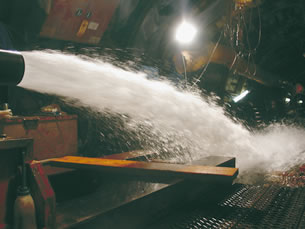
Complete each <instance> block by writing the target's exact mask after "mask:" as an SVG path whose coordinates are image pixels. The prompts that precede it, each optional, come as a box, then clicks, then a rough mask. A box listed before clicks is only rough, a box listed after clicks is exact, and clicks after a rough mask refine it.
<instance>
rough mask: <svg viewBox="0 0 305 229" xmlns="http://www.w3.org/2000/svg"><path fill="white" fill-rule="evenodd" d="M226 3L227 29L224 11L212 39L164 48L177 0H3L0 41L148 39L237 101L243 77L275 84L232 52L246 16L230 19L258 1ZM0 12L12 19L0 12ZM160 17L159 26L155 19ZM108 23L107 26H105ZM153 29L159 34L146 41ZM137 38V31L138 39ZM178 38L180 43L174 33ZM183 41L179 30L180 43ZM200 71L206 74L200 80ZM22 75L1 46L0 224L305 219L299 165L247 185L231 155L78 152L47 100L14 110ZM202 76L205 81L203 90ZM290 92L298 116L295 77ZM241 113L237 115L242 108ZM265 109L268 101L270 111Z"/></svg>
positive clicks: (199, 8) (194, 7)
mask: <svg viewBox="0 0 305 229" xmlns="http://www.w3.org/2000/svg"><path fill="white" fill-rule="evenodd" d="M148 2H149V3H148ZM213 2H215V1H213V0H212V1H209V0H207V1H199V0H198V1H197V0H194V1H188V3H189V4H190V6H191V7H189V9H190V11H189V12H192V13H193V15H197V16H198V18H200V16H204V15H203V13H202V12H204V10H206V9H211V12H212V13H213V12H215V8H214V7H211V8H210V7H209V6H210V5H211V6H215V5H214V4H211V3H213ZM220 2H221V1H217V3H220ZM228 2H229V1H228ZM230 2H232V3H234V6H236V8H234V10H233V14H232V15H233V17H231V19H232V21H230V23H231V24H230V25H231V27H230V26H229V30H228V31H225V28H227V27H226V23H224V22H223V18H220V19H219V18H218V19H217V20H215V21H212V22H211V23H210V24H211V27H213V28H216V30H215V31H217V32H216V34H217V35H219V37H218V36H217V38H219V40H217V39H216V40H215V37H214V38H213V39H214V41H213V42H207V43H204V42H203V44H204V45H203V47H201V48H198V46H196V47H195V48H190V47H187V48H189V50H188V49H187V48H186V46H185V47H183V48H185V49H184V50H182V48H177V47H176V46H175V47H174V48H173V46H174V45H173V42H172V40H174V39H172V38H173V37H172V36H167V35H168V33H165V31H166V32H173V28H176V27H175V26H173V25H174V24H175V25H176V23H177V20H176V19H177V17H176V16H175V15H174V14H173V13H172V12H175V10H176V8H175V6H176V4H175V3H176V0H173V1H170V0H169V1H146V0H142V1H141V0H134V1H132V0H131V1H127V0H126V1H125V0H124V1H106V0H104V1H97V0H87V1H83V0H73V1H72V0H41V1H36V0H32V1H22V0H14V1H1V3H0V12H1V15H0V20H1V21H0V22H1V23H0V35H1V36H0V45H1V48H6V49H14V47H21V48H22V49H27V48H28V47H29V46H30V45H37V43H38V44H39V45H40V46H39V47H44V44H46V43H47V44H48V45H49V46H52V45H54V46H55V47H56V48H65V47H67V46H68V45H69V44H70V43H69V42H74V43H73V44H74V45H75V46H79V47H88V46H100V45H102V44H103V41H105V40H103V39H104V38H107V39H109V40H110V41H112V38H115V34H116V38H117V39H113V40H116V42H118V43H120V44H123V45H126V46H128V45H133V46H136V45H135V43H137V45H138V46H141V45H147V46H151V47H150V48H151V50H159V51H160V50H164V51H162V52H160V53H157V54H158V57H160V56H161V57H162V60H167V61H173V62H172V63H173V65H174V66H175V68H176V70H177V71H178V73H179V74H180V75H185V77H184V79H187V77H186V75H187V73H188V74H189V75H188V76H190V74H191V73H190V72H195V73H198V71H199V78H198V77H194V78H193V79H195V81H192V79H191V77H190V79H191V83H195V84H198V85H199V86H200V84H207V85H209V86H210V89H211V92H213V91H214V92H215V90H217V89H219V91H216V92H219V95H220V96H222V98H225V97H226V96H227V97H230V98H231V97H232V94H234V97H232V99H233V102H234V103H236V104H237V105H240V104H241V106H242V105H243V102H244V104H246V105H248V104H251V102H252V100H251V96H252V94H254V93H252V94H251V91H250V90H249V89H250V88H249V87H248V86H249V85H248V84H247V82H248V79H250V80H251V82H252V81H253V82H254V83H256V82H257V83H258V84H259V85H267V86H272V87H277V88H278V87H281V86H282V85H283V84H282V81H280V80H278V78H277V77H276V76H275V75H274V74H271V73H267V72H266V71H263V70H262V69H261V68H260V67H258V66H257V65H256V64H255V63H254V62H253V61H252V59H251V58H248V56H245V54H244V53H242V51H243V50H239V49H241V48H244V44H243V43H242V42H243V41H245V39H247V37H246V36H245V33H243V31H242V29H240V28H241V27H240V26H243V24H241V22H243V21H238V20H239V19H241V18H242V17H244V16H245V14H244V12H245V11H246V10H247V9H253V8H255V7H256V6H257V4H260V3H261V1H252V0H235V1H230ZM163 3H164V4H163ZM127 6H128V7H127ZM220 6H221V7H220V8H223V9H225V7H222V5H220ZM218 7H219V5H218ZM213 9H214V11H213ZM216 9H219V8H217V7H216ZM118 12H120V13H121V14H119V13H118ZM139 12H142V13H141V15H140V14H138V13H139ZM217 12H218V13H219V14H220V13H223V12H222V11H221V12H220V11H217ZM9 13H11V14H10V17H4V16H2V15H6V16H7V14H9ZM231 13H232V12H231ZM216 16H217V15H216ZM218 16H219V15H218ZM139 18H140V19H141V20H139ZM156 18H158V20H155V19H156ZM25 19H26V20H25ZM137 19H138V20H137ZM159 19H160V21H162V20H163V22H166V23H160V24H162V25H158V21H159ZM214 19H215V18H214ZM236 21H237V22H238V23H236ZM173 22H175V23H173ZM132 25H134V26H132ZM150 25H153V26H150ZM182 25H183V26H182V28H184V29H187V31H188V33H187V34H188V35H194V36H195V35H196V34H197V35H198V34H199V32H198V31H196V28H194V27H193V26H192V25H191V24H189V23H188V22H183V23H182ZM232 25H233V26H232ZM171 26H173V27H171ZM109 28H112V29H113V30H114V32H113V33H112V34H111V33H110V32H109V31H108V29H109ZM220 30H223V31H224V32H226V33H229V35H230V37H231V38H232V39H233V40H231V42H232V41H233V43H234V45H233V48H232V47H230V45H226V44H221V43H220V42H218V41H220V40H221V38H222V36H223V35H225V34H224V32H220V34H219V31H220ZM122 31H123V32H122ZM107 32H108V34H107ZM122 34H123V35H122ZM124 34H125V35H126V34H131V35H130V36H127V35H126V36H124ZM156 34H162V36H161V38H160V40H157V41H156V40H155V41H154V42H153V38H154V36H155V35H156ZM179 34H180V35H181V34H182V35H184V34H186V33H185V32H178V35H179ZM199 35H200V34H199ZM201 35H202V34H201ZM209 35H211V34H209ZM118 37H119V38H118ZM142 38H145V39H144V40H142V43H141V42H139V41H140V40H141V39H142ZM175 38H176V40H180V41H183V40H182V39H181V37H179V36H178V37H175ZM201 38H202V37H201ZM32 39H33V41H32ZM191 39H192V37H187V41H190V40H191ZM169 40H170V42H169ZM31 42H32V43H31ZM48 42H50V43H48ZM156 43H157V44H156ZM224 43H225V42H224ZM29 44H30V45H29ZM155 44H156V45H157V46H155ZM28 45H29V46H28ZM49 46H47V47H48V48H49ZM177 49H178V52H175V51H177ZM248 51H249V50H248ZM177 53H178V54H177ZM181 54H182V55H181ZM250 56H251V55H250ZM249 60H250V61H249ZM210 63H211V64H210ZM208 67H209V68H208ZM231 70H234V71H231ZM209 71H210V72H209ZM230 71H231V72H230ZM254 72H255V73H256V74H254ZM201 73H203V74H205V73H208V74H207V75H208V76H207V77H205V79H203V80H202V81H201V79H200V76H201ZM23 74H24V60H23V57H22V55H21V54H20V53H17V52H14V51H4V50H0V103H1V104H2V106H1V109H0V229H9V228H12V227H15V228H33V227H37V228H51V229H52V228H124V229H126V228H130V229H134V228H288V227H292V228H303V227H304V225H305V214H304V209H305V208H304V199H305V196H304V186H305V183H304V170H305V169H304V166H303V167H300V168H295V170H294V171H290V172H278V173H276V174H271V176H270V179H271V180H272V182H270V183H268V184H263V185H244V184H236V183H234V181H235V178H236V177H237V175H238V169H237V168H235V167H236V166H235V158H228V157H218V156H213V157H206V158H202V159H200V160H197V161H193V162H190V163H189V164H178V163H177V164H174V163H172V162H170V161H165V160H160V159H159V158H158V157H157V156H156V155H155V154H154V153H153V152H149V151H142V150H139V151H132V152H124V153H120V154H112V152H109V155H108V156H101V157H84V156H83V155H81V154H80V152H79V150H78V148H79V147H78V144H79V142H78V129H79V128H80V127H79V126H78V121H79V120H78V117H77V115H68V114H65V113H64V112H59V109H57V107H53V106H52V105H51V106H48V107H47V108H45V109H43V110H47V111H49V110H51V112H42V113H39V114H36V115H31V116H21V115H15V113H14V110H11V109H10V105H9V104H10V100H11V99H14V100H17V99H19V98H10V97H9V95H10V93H9V91H10V90H11V89H13V88H14V87H15V86H16V85H18V83H19V82H20V81H21V80H22V78H23ZM222 76H225V80H223V79H224V78H223V77H222ZM29 77H30V76H29ZM196 79H197V80H199V81H196ZM209 80H210V81H209ZM207 85H202V88H205V89H208V87H207ZM256 88H257V87H256ZM292 91H293V93H292V92H289V93H288V94H287V95H286V96H285V97H284V98H285V100H284V101H282V102H286V107H284V108H283V109H287V110H290V109H289V108H291V107H292V105H291V106H290V104H293V106H297V109H294V110H298V111H299V113H298V115H303V110H302V109H301V108H303V107H302V104H303V101H304V100H303V97H302V96H303V94H304V89H303V87H302V86H301V87H300V86H297V88H295V90H292ZM224 92H230V93H231V94H229V95H228V94H226V93H224ZM262 94H263V93H262ZM272 96H273V94H272V95H271V96H270V98H271V97H272ZM243 98H245V99H243ZM272 99H273V97H272ZM224 101H225V99H224ZM270 101H271V102H270V104H269V105H268V106H267V108H270V107H271V108H273V105H274V104H276V102H277V101H276V100H274V101H273V100H270ZM225 102H227V101H225ZM273 102H275V103H273ZM246 105H245V106H246ZM274 106H275V105H274ZM239 108H240V107H239ZM247 108H249V107H247ZM256 108H257V107H256V106H253V107H250V108H249V109H253V110H254V109H256ZM53 109H54V110H56V112H52V110H53ZM253 110H252V111H253ZM266 110H267V109H266ZM244 111H245V109H242V110H241V111H240V112H241V113H242V114H245V112H244ZM272 111H277V110H276V109H273V110H272V109H271V110H268V113H269V114H271V112H272ZM258 113H260V112H258ZM254 114H256V110H254ZM260 114H261V113H260ZM255 119H256V117H255ZM114 144H115V143H114ZM88 154H89V155H90V152H89V153H88ZM274 180H276V181H274ZM18 187H21V188H18ZM24 196H27V197H28V200H30V204H29V205H27V206H29V207H28V211H24V212H23V211H21V209H22V207H20V206H21V204H22V203H24V202H23V199H22V198H20V197H24ZM33 212H34V214H33ZM29 215H30V216H31V217H28V216H29ZM22 218H27V219H29V221H27V222H26V221H22V220H21V219H22Z"/></svg>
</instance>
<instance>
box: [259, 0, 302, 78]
mask: <svg viewBox="0 0 305 229" xmlns="http://www.w3.org/2000/svg"><path fill="white" fill-rule="evenodd" d="M260 9H261V19H262V38H261V43H260V46H259V48H258V49H257V55H256V62H257V64H259V65H260V66H261V67H262V68H264V69H266V70H268V71H270V72H273V73H275V74H279V75H280V76H282V77H284V78H286V79H289V80H290V81H298V82H302V83H303V84H304V83H305V56H304V55H305V1H304V0H293V1H287V0H276V1H266V0H265V1H263V3H262V4H261V6H260Z"/></svg>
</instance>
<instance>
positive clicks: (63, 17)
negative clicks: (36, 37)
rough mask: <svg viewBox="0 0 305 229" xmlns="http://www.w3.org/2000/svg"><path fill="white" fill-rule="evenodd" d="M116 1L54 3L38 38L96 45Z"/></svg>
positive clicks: (89, 0)
mask: <svg viewBox="0 0 305 229" xmlns="http://www.w3.org/2000/svg"><path fill="white" fill-rule="evenodd" d="M118 4H119V0H111V1H109V0H87V1H83V0H65V1H62V0H54V2H53V5H52V8H51V10H50V13H49V15H48V17H47V19H46V21H45V23H44V25H43V27H42V30H41V32H40V36H42V37H48V38H53V39H59V40H68V41H76V42H81V43H89V44H97V43H99V42H100V40H101V37H102V36H103V34H104V32H105V30H106V29H107V27H108V24H109V22H110V20H111V18H112V15H113V13H114V11H115V9H116V7H117V6H118Z"/></svg>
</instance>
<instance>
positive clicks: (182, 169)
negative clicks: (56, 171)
mask: <svg viewBox="0 0 305 229" xmlns="http://www.w3.org/2000/svg"><path fill="white" fill-rule="evenodd" d="M49 163H50V164H51V165H52V166H57V167H69V168H77V169H94V170H100V171H103V172H108V173H116V174H118V173H119V174H122V175H125V174H128V175H134V176H148V177H149V176H151V177H154V178H155V179H158V178H160V179H161V180H162V179H164V178H174V179H176V178H182V179H191V180H201V181H212V182H213V181H223V182H225V181H233V179H234V178H235V177H236V176H237V175H238V169H237V168H226V167H213V166H199V165H177V164H168V163H153V162H140V161H129V160H128V161H126V160H113V159H102V158H88V157H75V156H67V157H62V158H54V159H51V160H50V161H49Z"/></svg>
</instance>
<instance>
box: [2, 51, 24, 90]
mask: <svg viewBox="0 0 305 229" xmlns="http://www.w3.org/2000/svg"><path fill="white" fill-rule="evenodd" d="M23 75H24V59H23V56H22V55H21V54H20V53H18V52H13V51H7V50H0V86H16V85H17V84H19V83H20V82H21V80H22V78H23Z"/></svg>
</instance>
